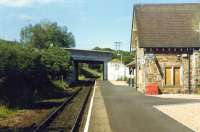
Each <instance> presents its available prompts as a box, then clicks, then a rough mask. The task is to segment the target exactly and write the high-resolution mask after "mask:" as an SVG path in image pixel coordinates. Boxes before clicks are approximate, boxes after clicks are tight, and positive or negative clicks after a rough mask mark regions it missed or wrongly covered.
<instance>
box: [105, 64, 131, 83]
mask: <svg viewBox="0 0 200 132" xmlns="http://www.w3.org/2000/svg"><path fill="white" fill-rule="evenodd" d="M128 75H129V69H128V68H127V67H126V65H124V64H123V63H121V62H112V61H111V62H108V80H115V81H117V80H126V79H127V78H128Z"/></svg>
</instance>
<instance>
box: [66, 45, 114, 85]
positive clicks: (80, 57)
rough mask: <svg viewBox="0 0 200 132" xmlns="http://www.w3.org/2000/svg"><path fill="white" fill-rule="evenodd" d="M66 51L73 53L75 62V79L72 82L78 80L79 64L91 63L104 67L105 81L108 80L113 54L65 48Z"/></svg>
mask: <svg viewBox="0 0 200 132" xmlns="http://www.w3.org/2000/svg"><path fill="white" fill-rule="evenodd" d="M65 50H67V51H69V52H70V53H71V57H72V60H73V78H72V81H77V80H78V64H79V63H89V64H91V63H92V64H93V63H96V64H102V65H103V79H104V80H107V78H108V62H109V61H111V60H112V57H113V54H112V53H111V52H106V51H97V50H82V49H73V48H65Z"/></svg>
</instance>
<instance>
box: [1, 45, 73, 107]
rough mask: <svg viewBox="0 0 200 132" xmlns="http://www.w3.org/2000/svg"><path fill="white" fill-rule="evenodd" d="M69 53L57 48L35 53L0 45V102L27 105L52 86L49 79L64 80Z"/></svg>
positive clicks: (67, 68) (35, 50) (15, 46)
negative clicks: (61, 78) (62, 78)
mask: <svg viewBox="0 0 200 132" xmlns="http://www.w3.org/2000/svg"><path fill="white" fill-rule="evenodd" d="M69 60H70V59H69V54H68V53H67V52H66V51H64V50H62V49H59V48H51V49H46V50H42V51H39V50H37V49H34V48H23V47H21V46H20V45H13V44H3V43H0V101H1V102H4V103H7V104H9V105H11V106H13V105H18V104H28V103H30V102H32V101H33V100H34V99H35V97H37V96H38V95H39V96H43V95H46V93H48V92H50V91H51V89H52V88H53V87H54V86H53V84H52V83H51V79H59V78H60V77H61V76H62V77H65V78H67V75H68V73H69V71H70V67H69Z"/></svg>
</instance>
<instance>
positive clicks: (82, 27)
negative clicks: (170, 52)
mask: <svg viewBox="0 0 200 132" xmlns="http://www.w3.org/2000/svg"><path fill="white" fill-rule="evenodd" d="M199 2H200V0H0V38H3V39H7V40H19V38H20V36H19V34H20V30H21V28H23V27H24V26H26V25H28V24H36V23H38V22H40V21H42V20H50V21H52V22H57V23H58V25H59V26H67V27H68V30H69V31H70V32H72V33H73V34H74V36H75V40H76V48H79V49H92V48H94V47H96V46H98V47H102V48H113V49H114V48H115V46H114V42H116V41H119V42H122V43H121V49H122V50H127V51H128V50H129V48H130V37H131V23H132V22H131V21H132V15H133V5H134V4H144V3H199Z"/></svg>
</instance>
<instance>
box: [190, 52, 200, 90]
mask: <svg viewBox="0 0 200 132" xmlns="http://www.w3.org/2000/svg"><path fill="white" fill-rule="evenodd" d="M197 88H200V52H199V51H194V53H193V55H192V56H191V89H192V91H193V92H196V91H197Z"/></svg>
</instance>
